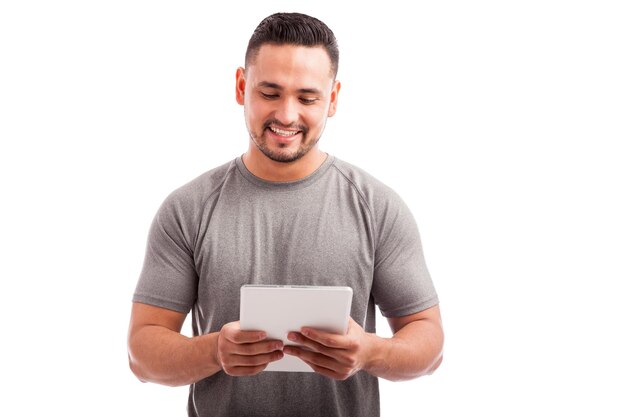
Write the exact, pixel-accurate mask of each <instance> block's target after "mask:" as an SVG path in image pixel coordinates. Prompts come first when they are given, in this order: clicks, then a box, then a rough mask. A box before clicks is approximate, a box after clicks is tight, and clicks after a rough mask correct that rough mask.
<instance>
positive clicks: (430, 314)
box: [387, 305, 441, 334]
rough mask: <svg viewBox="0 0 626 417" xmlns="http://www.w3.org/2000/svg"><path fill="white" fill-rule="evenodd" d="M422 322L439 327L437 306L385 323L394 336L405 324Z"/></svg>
mask: <svg viewBox="0 0 626 417" xmlns="http://www.w3.org/2000/svg"><path fill="white" fill-rule="evenodd" d="M422 320H425V321H429V322H432V323H433V324H435V325H438V326H439V327H441V313H440V311H439V305H435V306H433V307H430V308H427V309H426V310H423V311H420V312H418V313H415V314H409V315H408V316H401V317H388V318H387V321H388V322H389V327H391V330H392V331H393V333H394V334H395V333H397V332H398V331H399V330H400V329H402V328H403V327H404V326H406V325H407V324H409V323H411V322H414V321H422Z"/></svg>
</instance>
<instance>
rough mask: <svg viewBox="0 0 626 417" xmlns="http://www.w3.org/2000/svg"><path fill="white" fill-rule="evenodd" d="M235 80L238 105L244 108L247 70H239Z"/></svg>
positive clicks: (240, 68)
mask: <svg viewBox="0 0 626 417" xmlns="http://www.w3.org/2000/svg"><path fill="white" fill-rule="evenodd" d="M235 79H236V81H235V98H236V99H237V103H239V104H241V105H242V106H243V103H244V100H243V99H244V93H245V91H246V70H245V69H243V68H242V67H239V68H237V74H236V75H235Z"/></svg>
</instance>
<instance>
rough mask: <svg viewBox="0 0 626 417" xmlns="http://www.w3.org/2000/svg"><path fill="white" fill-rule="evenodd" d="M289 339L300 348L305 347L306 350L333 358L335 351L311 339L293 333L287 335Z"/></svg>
mask: <svg viewBox="0 0 626 417" xmlns="http://www.w3.org/2000/svg"><path fill="white" fill-rule="evenodd" d="M287 338H288V339H289V340H291V341H292V342H295V343H297V344H298V345H300V346H305V347H306V348H308V349H310V350H312V351H314V352H319V353H322V354H324V355H327V356H333V352H332V350H333V349H331V348H328V347H326V346H324V345H322V344H320V343H317V342H316V341H314V340H312V339H309V338H308V337H305V336H303V335H302V334H300V333H296V332H291V333H289V334H288V335H287Z"/></svg>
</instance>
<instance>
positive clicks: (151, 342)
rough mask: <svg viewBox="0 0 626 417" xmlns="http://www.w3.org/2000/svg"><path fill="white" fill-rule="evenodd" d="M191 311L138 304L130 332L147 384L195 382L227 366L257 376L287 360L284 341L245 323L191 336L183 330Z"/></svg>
mask: <svg viewBox="0 0 626 417" xmlns="http://www.w3.org/2000/svg"><path fill="white" fill-rule="evenodd" d="M185 316H186V314H183V313H179V312H176V311H172V310H167V309H164V308H159V307H155V306H151V305H147V304H141V303H133V309H132V313H131V321H130V328H129V332H128V360H129V365H130V368H131V370H132V371H133V373H134V374H135V375H136V376H137V378H139V379H140V380H141V381H143V382H156V383H158V384H164V385H170V386H179V385H189V384H191V383H193V382H196V381H199V380H201V379H203V378H206V377H209V376H211V375H213V374H215V373H217V372H219V371H221V370H224V372H226V373H227V374H229V375H254V374H256V373H259V372H261V371H262V370H263V369H265V367H266V366H267V364H268V363H269V362H271V361H274V360H278V359H280V358H282V352H277V350H280V349H282V344H281V343H280V342H277V341H272V340H265V334H264V333H263V332H243V331H241V330H239V323H238V322H232V323H228V324H226V325H224V327H222V329H221V330H220V331H219V332H215V333H209V334H206V335H202V336H196V337H186V336H184V335H182V334H180V330H181V328H182V325H183V322H184V321H185Z"/></svg>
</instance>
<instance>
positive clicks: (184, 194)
mask: <svg viewBox="0 0 626 417" xmlns="http://www.w3.org/2000/svg"><path fill="white" fill-rule="evenodd" d="M234 169H235V161H234V160H233V161H230V162H227V163H225V164H223V165H220V166H218V167H216V168H213V169H211V170H209V171H207V172H205V173H203V174H202V175H200V176H198V177H196V178H194V179H193V180H191V181H189V182H187V183H186V184H184V185H182V186H180V187H179V188H177V189H175V190H174V191H172V192H171V193H170V194H169V195H168V196H167V197H166V198H165V200H164V202H163V205H162V207H161V210H165V211H168V212H170V213H171V212H175V213H178V214H183V213H184V214H186V215H194V214H197V213H198V212H200V211H202V209H203V207H205V206H206V205H207V203H208V202H209V201H211V199H212V198H214V197H215V196H216V195H218V194H219V191H220V189H221V188H222V185H223V184H224V182H225V181H226V179H227V178H228V176H229V175H231V174H232V172H233V170H234Z"/></svg>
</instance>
